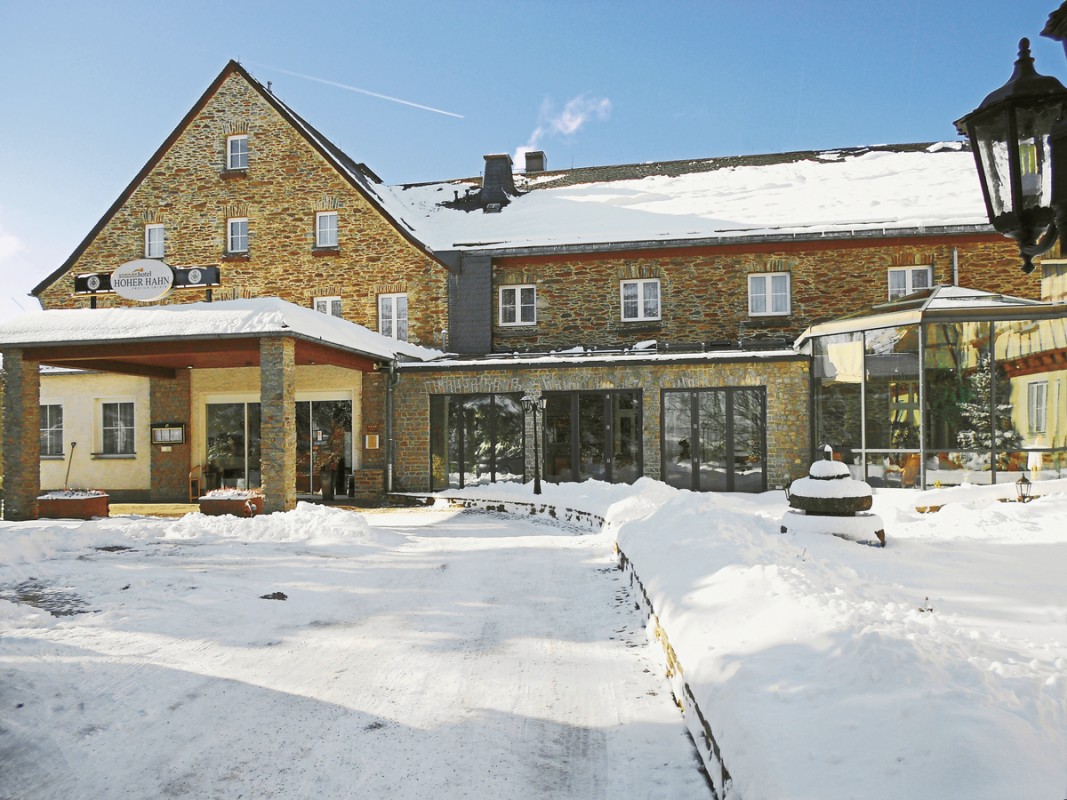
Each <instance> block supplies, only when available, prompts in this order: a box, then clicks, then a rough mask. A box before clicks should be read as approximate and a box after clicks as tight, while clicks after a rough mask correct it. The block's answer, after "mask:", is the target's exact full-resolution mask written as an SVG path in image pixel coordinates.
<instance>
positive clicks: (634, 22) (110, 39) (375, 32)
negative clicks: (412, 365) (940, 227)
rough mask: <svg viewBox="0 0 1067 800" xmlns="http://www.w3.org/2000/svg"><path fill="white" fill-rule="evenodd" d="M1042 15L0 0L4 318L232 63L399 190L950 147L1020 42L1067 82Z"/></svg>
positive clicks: (991, 7)
mask: <svg viewBox="0 0 1067 800" xmlns="http://www.w3.org/2000/svg"><path fill="white" fill-rule="evenodd" d="M1055 7H1056V5H1055V0H1040V2H1038V1H1037V0H969V1H968V2H962V1H961V2H957V1H956V0H945V1H944V2H929V1H927V2H923V0H898V1H897V2H894V3H875V2H850V0H839V1H838V2H805V1H804V0H796V1H795V2H777V0H775V1H774V2H763V3H756V2H742V0H737V1H736V2H734V1H728V2H695V1H694V2H689V3H676V2H669V0H665V1H661V2H640V3H639V2H627V0H615V1H614V2H607V1H606V0H605V1H604V2H601V1H600V0H594V1H591V2H582V0H570V1H569V2H564V1H562V0H561V1H560V2H507V3H504V2H488V0H482V1H480V2H473V1H472V2H463V1H458V2H441V1H440V0H437V2H414V1H413V0H412V1H409V0H391V2H389V3H382V2H375V3H370V2H348V3H345V2H340V3H338V2H332V3H322V2H317V0H310V2H302V3H299V4H298V3H295V2H271V1H270V0H259V1H258V2H255V3H248V4H236V5H232V6H231V5H228V4H225V3H218V2H210V3H209V2H182V0H173V1H172V2H170V3H147V2H124V1H122V0H119V1H118V2H115V1H113V0H108V2H107V3H106V4H105V3H84V2H77V3H74V2H65V0H58V2H50V3H25V2H17V0H0V76H3V87H4V89H3V95H2V96H3V101H2V103H0V278H2V280H3V286H2V288H0V296H4V295H6V296H8V298H9V299H8V300H7V301H6V302H3V303H0V305H2V306H3V308H0V317H3V316H9V315H10V314H11V313H12V311H13V310H16V311H17V306H16V305H14V304H13V301H12V300H11V299H10V298H11V297H13V298H15V300H16V301H17V302H18V303H19V304H21V305H22V306H24V307H26V308H32V307H33V306H34V304H33V302H32V301H31V300H29V299H28V298H26V297H25V295H26V293H27V292H28V291H29V290H30V289H31V288H32V287H33V286H34V285H35V284H36V283H37V282H39V281H40V280H42V279H43V278H45V277H46V276H47V275H48V274H49V273H50V272H51V271H52V270H53V269H55V268H56V267H58V266H59V265H60V264H61V263H62V262H63V260H64V259H65V258H66V257H67V256H68V255H69V254H70V252H71V251H72V250H73V249H74V248H75V247H76V246H77V244H78V243H79V242H80V241H81V239H82V238H83V237H84V236H85V234H86V233H88V231H89V230H90V228H91V227H92V226H93V225H94V224H95V223H96V221H97V220H98V219H99V218H100V216H101V215H102V214H103V213H104V211H105V210H106V209H107V207H108V206H109V205H110V204H111V203H112V202H113V201H114V199H115V198H116V197H117V196H118V194H119V193H120V192H121V191H122V189H123V188H124V187H125V186H126V184H127V183H128V182H129V181H130V179H131V178H132V177H133V176H134V175H135V174H136V173H137V171H138V170H139V169H140V168H141V166H143V164H144V163H145V161H146V160H147V159H148V158H149V156H150V155H151V154H152V153H153V151H154V150H155V149H156V148H157V147H158V146H159V144H160V143H161V142H162V141H163V140H164V139H165V138H166V136H167V135H168V134H169V133H170V132H171V130H173V128H174V126H175V125H176V124H177V123H178V121H179V120H180V119H181V117H182V116H183V115H184V114H185V113H186V112H187V111H188V109H189V108H190V107H191V106H192V104H193V103H194V102H195V101H196V100H197V98H198V97H199V96H200V94H201V93H202V92H203V91H204V89H206V88H207V86H208V84H209V83H210V82H211V81H212V80H213V79H214V77H215V76H216V75H217V74H218V72H219V71H220V70H221V69H222V68H223V66H224V65H225V64H226V62H227V61H228V60H229V59H230V58H236V59H238V60H239V61H241V62H242V63H243V64H244V65H245V66H246V67H247V68H248V69H249V70H250V71H251V72H252V74H254V75H255V76H256V77H257V78H259V79H260V80H261V81H264V82H265V81H268V80H269V81H272V82H273V88H274V91H275V93H276V94H277V95H278V96H279V97H280V98H281V99H283V100H284V101H285V102H287V103H288V104H289V105H290V106H292V107H293V108H294V109H295V110H296V111H297V112H298V113H299V114H301V115H302V116H303V117H305V118H306V119H307V120H308V121H309V122H311V123H312V124H313V125H315V126H316V127H317V128H318V129H319V130H320V131H322V132H323V133H324V134H326V135H327V136H329V137H330V138H331V139H332V140H333V141H334V142H335V143H337V144H338V145H339V146H340V147H341V148H342V149H344V150H345V151H346V152H347V153H348V154H349V155H351V156H352V157H353V158H355V159H356V160H358V161H363V162H366V163H367V164H368V165H369V166H370V167H371V168H372V169H373V170H375V172H377V173H378V175H380V176H381V177H382V178H383V179H384V180H385V181H386V182H388V183H401V182H413V181H425V180H435V179H443V178H452V177H464V176H469V175H476V174H478V172H479V170H480V168H481V165H482V156H483V155H484V154H486V153H497V152H509V153H513V154H514V153H516V152H517V151H518V149H519V148H522V147H524V146H528V145H531V144H533V145H536V146H538V147H539V148H541V149H544V150H545V151H546V153H547V155H548V163H549V167H550V168H564V167H568V166H571V165H572V164H573V165H575V166H586V165H592V164H614V163H630V162H640V161H656V160H666V159H681V158H699V157H709V156H722V155H738V154H748V153H763V152H776V151H784V150H798V149H811V148H830V147H844V146H854V145H864V144H879V143H889V142H892V143H897V142H916V141H934V140H940V139H953V138H955V131H954V129H953V127H952V122H953V120H955V119H957V118H958V117H960V116H962V115H963V114H965V113H966V112H967V111H970V110H971V109H972V108H974V107H975V106H976V105H977V104H978V103H979V102H980V101H981V100H982V98H983V97H984V96H985V95H986V94H987V93H988V92H990V91H992V90H993V89H995V88H996V87H998V86H999V85H1001V84H1002V83H1003V82H1004V81H1005V80H1007V78H1008V77H1009V75H1010V74H1011V69H1012V62H1013V60H1014V57H1015V53H1016V49H1017V43H1018V40H1019V39H1020V38H1021V37H1023V36H1028V37H1030V39H1031V40H1032V41H1033V47H1034V54H1035V56H1036V58H1037V67H1038V70H1039V71H1040V72H1043V73H1045V74H1052V75H1056V76H1058V77H1060V78H1061V80H1064V81H1065V82H1067V61H1065V60H1064V54H1063V49H1062V47H1061V46H1060V45H1059V44H1057V43H1054V42H1051V41H1049V40H1047V39H1043V38H1042V37H1040V36H1039V34H1040V31H1041V29H1042V28H1043V27H1044V24H1045V20H1046V19H1047V17H1048V14H1049V13H1050V12H1051V11H1052V10H1053V9H1054V8H1055ZM293 73H297V74H299V75H304V76H311V77H314V78H318V79H320V80H318V81H316V80H309V79H307V78H303V77H297V75H295V74H293ZM322 81H329V82H332V83H324V82H322ZM334 84H343V85H344V86H348V87H355V88H357V89H363V90H365V91H369V92H373V93H377V94H380V95H385V96H388V97H392V98H397V99H401V100H404V101H407V102H408V103H414V104H417V105H421V106H427V107H430V108H432V109H438V111H433V110H428V109H425V108H418V107H415V106H413V105H407V104H402V103H398V102H394V101H392V100H386V99H382V98H380V97H374V96H370V95H368V94H365V93H362V92H357V91H352V90H350V89H346V88H341V87H340V86H337V85H334ZM441 111H446V112H449V113H447V114H445V113H440V112H441ZM116 266H117V265H116Z"/></svg>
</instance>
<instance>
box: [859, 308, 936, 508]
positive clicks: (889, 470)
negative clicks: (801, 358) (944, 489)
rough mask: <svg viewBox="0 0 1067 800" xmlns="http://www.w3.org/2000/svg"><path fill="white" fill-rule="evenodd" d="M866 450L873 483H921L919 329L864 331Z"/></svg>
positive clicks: (904, 485) (907, 327) (905, 485)
mask: <svg viewBox="0 0 1067 800" xmlns="http://www.w3.org/2000/svg"><path fill="white" fill-rule="evenodd" d="M864 376H865V381H864V402H863V408H864V449H865V451H866V455H867V458H866V466H867V479H868V480H869V481H871V483H872V485H882V486H903V487H908V486H916V485H918V483H919V480H920V474H921V466H920V465H921V455H920V448H919V432H920V429H921V422H922V419H921V418H922V413H921V409H922V406H921V389H920V386H919V384H920V377H921V376H920V371H919V328H918V326H916V325H904V326H900V327H895V328H880V329H878V330H873V331H866V332H865V334H864Z"/></svg>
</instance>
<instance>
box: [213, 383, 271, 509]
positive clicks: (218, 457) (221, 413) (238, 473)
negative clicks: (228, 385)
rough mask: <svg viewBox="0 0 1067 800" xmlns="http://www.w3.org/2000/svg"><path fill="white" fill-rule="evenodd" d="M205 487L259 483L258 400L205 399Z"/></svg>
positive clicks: (234, 486)
mask: <svg viewBox="0 0 1067 800" xmlns="http://www.w3.org/2000/svg"><path fill="white" fill-rule="evenodd" d="M205 418H206V433H207V465H206V467H205V468H204V481H205V484H206V486H207V488H208V489H220V488H228V489H249V488H253V487H258V486H259V485H260V482H261V481H260V471H259V461H260V434H259V424H260V412H259V403H208V404H207V407H206V414H205Z"/></svg>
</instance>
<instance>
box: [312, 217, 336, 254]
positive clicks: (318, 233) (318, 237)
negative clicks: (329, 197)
mask: <svg viewBox="0 0 1067 800" xmlns="http://www.w3.org/2000/svg"><path fill="white" fill-rule="evenodd" d="M315 247H330V248H335V247H337V212H336V211H319V212H317V213H316V214H315Z"/></svg>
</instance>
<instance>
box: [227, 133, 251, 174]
mask: <svg viewBox="0 0 1067 800" xmlns="http://www.w3.org/2000/svg"><path fill="white" fill-rule="evenodd" d="M226 169H228V170H242V169H248V134H245V133H238V134H234V135H233V136H227V137H226Z"/></svg>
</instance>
